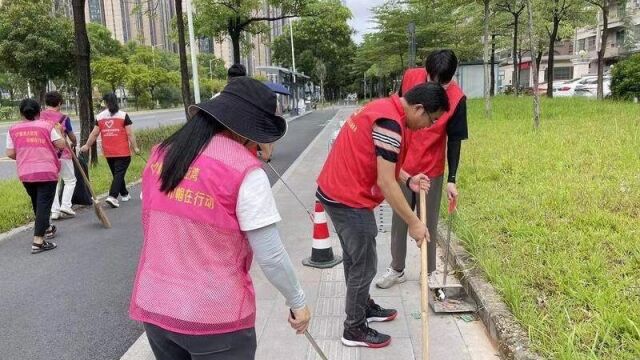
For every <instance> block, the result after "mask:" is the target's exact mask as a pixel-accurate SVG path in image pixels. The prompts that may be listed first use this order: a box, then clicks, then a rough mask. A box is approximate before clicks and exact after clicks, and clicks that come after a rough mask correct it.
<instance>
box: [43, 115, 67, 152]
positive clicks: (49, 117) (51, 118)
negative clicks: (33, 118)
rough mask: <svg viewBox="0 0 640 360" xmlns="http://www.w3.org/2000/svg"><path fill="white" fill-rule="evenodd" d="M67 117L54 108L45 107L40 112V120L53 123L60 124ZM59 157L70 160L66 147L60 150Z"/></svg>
mask: <svg viewBox="0 0 640 360" xmlns="http://www.w3.org/2000/svg"><path fill="white" fill-rule="evenodd" d="M66 118H67V116H66V115H65V114H63V113H61V112H59V111H55V110H51V109H47V110H44V111H42V112H41V113H40V120H45V121H49V122H51V123H53V124H54V125H55V124H60V125H62V122H63V121H64V120H65V119H66ZM60 158H61V159H67V160H71V153H70V152H69V150H68V149H64V150H63V151H62V156H61V157H60Z"/></svg>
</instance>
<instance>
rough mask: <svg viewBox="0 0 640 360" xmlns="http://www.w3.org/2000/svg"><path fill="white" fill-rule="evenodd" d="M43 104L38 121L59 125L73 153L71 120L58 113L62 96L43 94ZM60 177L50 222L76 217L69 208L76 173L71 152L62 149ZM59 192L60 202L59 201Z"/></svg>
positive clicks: (51, 92)
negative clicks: (61, 217)
mask: <svg viewBox="0 0 640 360" xmlns="http://www.w3.org/2000/svg"><path fill="white" fill-rule="evenodd" d="M44 102H45V104H46V108H45V110H44V111H42V112H41V113H40V120H46V121H50V122H52V123H54V124H60V126H61V128H62V131H63V137H64V138H65V139H64V140H65V141H66V138H69V140H70V141H71V149H72V151H75V148H76V144H77V143H78V140H77V139H76V135H75V134H74V133H73V128H72V127H71V119H70V118H69V116H67V115H66V114H63V113H61V112H60V108H61V107H62V103H63V99H62V95H60V93H59V92H57V91H50V92H48V93H46V94H45V96H44ZM60 177H61V178H62V182H63V183H64V187H61V186H60V183H59V182H58V185H57V186H56V194H55V196H54V197H53V206H52V207H51V219H52V220H58V219H59V218H60V216H62V215H64V216H70V217H73V216H75V215H76V213H75V211H73V209H72V208H71V205H72V204H71V199H72V198H73V191H74V190H75V188H76V173H75V170H74V168H73V159H72V158H71V151H69V150H68V149H64V150H63V151H62V152H61V153H60ZM61 188H62V189H61ZM61 190H62V201H60V191H61Z"/></svg>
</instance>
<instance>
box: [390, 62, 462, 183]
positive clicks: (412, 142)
mask: <svg viewBox="0 0 640 360" xmlns="http://www.w3.org/2000/svg"><path fill="white" fill-rule="evenodd" d="M427 77H428V74H427V71H426V70H425V69H424V68H415V69H409V70H407V71H406V72H405V73H404V76H403V78H402V94H406V93H407V92H408V91H409V90H411V89H412V88H414V87H415V86H416V85H419V84H423V83H425V82H426V81H427ZM446 91H447V97H448V98H449V111H447V112H446V113H444V114H442V116H441V117H440V118H439V119H438V121H436V123H435V124H434V125H433V126H431V127H428V128H424V129H420V130H417V131H411V130H409V131H408V132H407V133H408V134H407V144H408V146H409V147H410V149H411V151H409V153H408V154H407V158H406V159H405V162H404V165H403V166H402V168H403V169H404V171H406V172H407V173H409V175H416V174H420V173H423V174H426V175H427V176H429V177H430V178H435V177H438V176H442V175H443V174H444V163H445V156H446V153H445V151H446V148H447V123H448V122H449V119H451V116H452V115H453V114H454V112H455V111H456V109H457V108H458V104H460V101H461V100H462V99H463V98H464V93H463V92H462V89H460V87H459V86H458V84H457V83H456V82H455V81H451V83H450V84H449V87H447V90H446Z"/></svg>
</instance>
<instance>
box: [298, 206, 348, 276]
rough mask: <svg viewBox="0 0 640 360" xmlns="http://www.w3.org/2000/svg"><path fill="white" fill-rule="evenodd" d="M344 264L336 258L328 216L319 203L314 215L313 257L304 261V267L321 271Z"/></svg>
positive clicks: (339, 257) (338, 257)
mask: <svg viewBox="0 0 640 360" xmlns="http://www.w3.org/2000/svg"><path fill="white" fill-rule="evenodd" d="M341 262H342V257H341V256H334V255H333V249H332V248H331V239H329V226H328V225H327V215H326V213H325V212H324V208H323V207H322V204H321V203H320V202H319V201H316V208H315V211H314V214H313V245H312V248H311V257H308V258H306V259H304V260H302V265H305V266H311V267H315V268H320V269H326V268H331V267H334V266H336V265H338V264H340V263H341Z"/></svg>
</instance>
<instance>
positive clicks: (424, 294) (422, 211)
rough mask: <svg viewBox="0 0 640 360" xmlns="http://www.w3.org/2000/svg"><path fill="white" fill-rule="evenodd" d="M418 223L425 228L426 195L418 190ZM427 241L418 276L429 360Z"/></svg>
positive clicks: (424, 355) (424, 348)
mask: <svg viewBox="0 0 640 360" xmlns="http://www.w3.org/2000/svg"><path fill="white" fill-rule="evenodd" d="M420 221H422V223H424V225H425V227H426V226H427V193H426V192H425V191H424V190H422V189H420ZM427 247H428V245H427V241H426V239H425V240H423V241H422V246H420V258H421V262H422V271H421V273H420V274H421V275H420V280H421V281H420V284H421V285H422V286H421V288H422V289H421V290H422V291H420V300H421V301H420V304H421V310H422V316H420V318H421V319H422V359H424V360H428V359H429V299H428V298H427V292H428V291H429V282H428V275H427V272H428V271H429V267H428V265H429V263H428V260H427Z"/></svg>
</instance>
